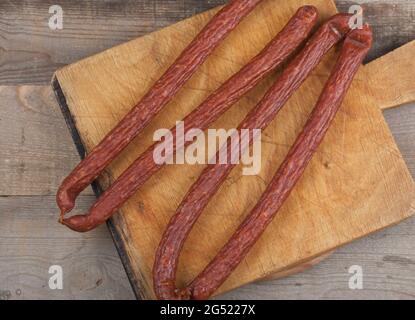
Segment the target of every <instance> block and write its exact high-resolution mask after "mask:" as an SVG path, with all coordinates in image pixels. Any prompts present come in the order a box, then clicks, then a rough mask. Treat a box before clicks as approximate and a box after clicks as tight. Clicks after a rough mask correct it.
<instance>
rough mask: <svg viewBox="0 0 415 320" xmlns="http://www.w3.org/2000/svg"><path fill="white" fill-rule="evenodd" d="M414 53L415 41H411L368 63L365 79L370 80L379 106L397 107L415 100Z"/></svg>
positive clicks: (371, 90) (373, 94)
mask: <svg viewBox="0 0 415 320" xmlns="http://www.w3.org/2000/svg"><path fill="white" fill-rule="evenodd" d="M414 54H415V41H411V42H409V43H407V44H405V45H403V46H402V47H400V48H398V49H395V50H394V51H392V52H390V53H388V54H386V55H384V56H383V57H381V58H379V59H376V60H375V61H373V62H372V63H370V64H369V65H367V67H366V70H365V71H366V72H367V75H364V74H362V75H363V77H364V78H363V79H365V80H366V81H368V83H369V86H370V92H371V97H372V98H373V100H374V103H376V105H377V106H378V107H379V108H381V109H387V108H391V107H397V106H400V105H403V104H405V103H409V102H412V101H414V100H415V86H414V79H413V74H414ZM370 75H376V76H370ZM396 78H398V79H399V81H396Z"/></svg>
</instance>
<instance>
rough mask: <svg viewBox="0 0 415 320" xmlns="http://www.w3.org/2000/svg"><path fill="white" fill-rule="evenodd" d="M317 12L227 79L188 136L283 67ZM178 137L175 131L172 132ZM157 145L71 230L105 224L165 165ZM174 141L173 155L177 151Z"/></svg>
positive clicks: (191, 119)
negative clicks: (156, 158) (157, 159)
mask: <svg viewBox="0 0 415 320" xmlns="http://www.w3.org/2000/svg"><path fill="white" fill-rule="evenodd" d="M317 16H318V13H317V10H316V8H314V7H312V6H304V7H301V8H300V9H299V10H298V11H297V13H296V14H295V15H294V16H293V17H292V18H291V19H290V21H289V22H288V24H287V25H286V26H285V27H284V29H283V30H282V31H281V32H280V33H279V34H278V35H277V36H276V37H275V38H274V39H273V40H272V41H271V42H270V43H269V44H268V45H267V46H266V47H265V48H264V49H263V51H262V52H261V53H260V54H258V55H257V56H256V57H255V58H253V59H252V60H251V62H249V63H248V64H247V65H246V66H245V67H243V68H242V69H241V70H240V71H239V72H237V73H236V74H235V75H234V76H232V77H231V78H230V79H229V80H227V81H226V82H225V83H224V84H223V85H222V86H221V87H220V88H218V89H217V90H216V91H215V92H214V93H213V94H212V95H210V96H209V97H208V98H207V99H206V100H205V101H204V102H203V103H202V104H201V105H200V106H199V107H197V108H196V109H195V110H194V111H193V112H191V113H190V114H189V115H188V116H187V117H185V119H184V120H183V122H184V125H185V133H186V132H188V131H189V130H190V129H192V128H198V129H201V130H204V129H206V128H207V127H208V126H209V124H211V123H212V122H213V121H215V120H216V119H218V118H219V116H220V115H221V114H223V113H224V112H225V111H226V110H227V109H229V108H230V107H231V106H232V105H233V104H234V103H235V102H236V101H238V100H239V99H240V98H241V97H242V96H243V95H244V94H246V93H247V92H248V91H249V90H251V89H252V88H254V87H255V86H256V85H257V84H258V83H259V82H260V81H261V80H262V79H263V78H264V77H265V76H266V75H267V74H269V73H270V72H271V71H272V70H274V69H275V68H276V67H277V66H278V65H280V64H281V63H282V62H283V61H284V60H285V59H286V58H287V57H288V56H289V55H290V53H292V52H293V51H294V50H295V49H296V48H297V47H298V46H299V45H300V44H301V43H302V42H303V40H304V39H306V38H307V36H308V34H309V33H310V31H311V30H312V28H313V26H314V24H315V22H316V20H317ZM172 133H173V136H175V129H172ZM156 147H157V144H154V145H153V146H151V147H150V148H148V149H147V150H146V151H145V152H144V153H143V154H142V155H141V156H140V157H139V158H138V159H137V160H136V161H135V162H134V163H133V164H132V165H131V166H130V167H129V168H128V169H127V170H126V171H125V172H124V173H123V174H122V175H121V176H120V177H119V178H118V179H117V180H116V181H115V182H114V183H113V184H112V185H111V186H110V187H109V188H108V189H107V190H106V191H105V192H104V193H103V195H102V196H101V197H100V198H99V199H98V200H97V202H96V203H95V204H94V206H93V207H92V208H91V209H90V210H89V212H88V213H87V214H85V215H76V216H73V217H69V218H67V219H64V220H62V223H63V224H65V225H66V226H68V227H69V228H71V229H73V230H75V231H80V232H85V231H89V230H91V229H93V228H95V227H97V226H98V225H100V224H102V223H103V222H105V221H106V220H107V219H108V218H109V217H111V215H112V214H113V213H114V212H115V211H116V210H117V209H119V208H120V207H121V206H122V205H123V204H124V202H125V201H127V200H128V199H129V198H130V197H131V196H132V195H133V194H134V193H135V192H136V191H137V190H138V189H139V188H140V187H141V186H142V185H143V184H144V182H145V181H147V180H148V179H149V178H150V177H151V176H152V175H153V174H154V173H155V172H156V171H157V170H159V169H160V168H161V167H162V165H160V164H156V163H155V161H154V159H153V151H154V149H155V148H156ZM177 148H178V147H177V146H176V142H175V141H174V146H173V150H172V151H173V152H174V151H175V150H176V149H177Z"/></svg>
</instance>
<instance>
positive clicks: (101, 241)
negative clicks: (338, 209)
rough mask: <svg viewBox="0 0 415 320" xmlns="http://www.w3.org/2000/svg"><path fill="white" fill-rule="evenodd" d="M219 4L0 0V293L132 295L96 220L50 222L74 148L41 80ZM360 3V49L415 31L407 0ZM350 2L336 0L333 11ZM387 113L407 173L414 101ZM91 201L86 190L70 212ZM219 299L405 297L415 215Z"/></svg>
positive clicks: (382, 48) (413, 257) (385, 46)
mask: <svg viewBox="0 0 415 320" xmlns="http://www.w3.org/2000/svg"><path fill="white" fill-rule="evenodd" d="M225 2H226V1H225V0H209V1H202V0H180V1H173V0H153V1H147V0H146V1H144V0H135V1H133V0H127V1H125V0H111V1H105V0H60V1H56V0H31V1H27V0H13V1H1V2H0V150H1V155H0V177H1V178H0V221H1V222H0V299H41V298H45V299H66V298H70V299H133V298H134V296H133V293H132V290H131V288H130V286H129V283H128V279H127V277H126V275H125V272H124V270H123V267H122V264H121V262H120V260H119V257H118V255H117V252H116V250H115V247H114V245H113V243H112V240H111V238H110V236H109V233H108V231H107V230H106V227H101V228H99V229H97V230H95V231H93V232H91V233H88V234H85V235H80V234H77V233H73V232H70V231H68V230H65V229H63V228H62V227H60V226H59V225H58V224H57V223H56V219H57V214H58V212H57V208H56V205H55V200H54V194H55V192H56V188H57V186H58V184H59V182H60V180H61V179H62V178H63V177H64V176H65V175H66V174H67V173H68V172H69V171H70V170H71V169H72V168H73V166H74V165H75V164H76V163H77V162H78V161H79V158H78V155H77V153H76V151H75V148H74V146H73V143H72V140H71V138H70V135H69V133H68V131H67V128H66V125H65V123H64V120H63V117H62V116H61V114H60V111H59V110H58V108H57V106H56V103H55V102H54V99H53V96H52V93H51V90H50V88H49V82H50V79H51V77H52V73H53V72H54V71H55V70H56V69H57V68H59V67H61V66H63V65H65V64H68V63H71V62H74V61H77V60H79V59H81V58H83V57H86V56H89V55H91V54H94V53H96V52H99V51H102V50H104V49H106V48H109V47H112V46H114V45H117V44H119V43H122V42H125V41H128V40H130V39H133V38H135V37H137V36H140V35H143V34H146V33H149V32H151V31H154V30H157V29H159V28H162V27H164V26H167V25H169V24H171V23H174V22H176V21H179V20H182V19H184V18H186V17H189V16H191V15H193V14H195V13H198V12H201V11H204V10H207V9H210V8H213V7H215V6H217V5H220V4H223V3H225ZM358 2H360V3H362V2H364V3H365V4H364V5H363V6H364V7H365V12H366V16H367V19H368V20H369V22H370V23H371V24H372V26H373V27H374V30H375V37H376V39H377V42H376V45H375V47H374V49H373V50H372V52H371V54H370V57H369V59H374V58H376V57H378V56H381V55H383V54H385V53H387V52H389V51H390V50H392V49H394V48H396V47H398V46H400V45H402V44H404V43H406V42H409V41H411V40H414V39H415V21H414V16H415V0H381V1H379V0H366V1H358ZM353 3H354V2H353V1H345V0H338V1H337V4H338V7H339V10H342V11H347V8H348V6H349V5H351V4H353ZM54 4H59V5H61V6H62V8H63V10H64V28H63V30H59V31H52V30H50V29H49V28H48V25H47V23H48V19H49V16H50V14H49V13H48V9H49V6H51V5H54ZM391 76H393V75H391ZM385 118H386V120H387V122H388V123H389V125H390V127H391V129H392V132H393V134H394V136H395V138H396V141H397V143H398V145H399V147H400V149H401V151H402V153H403V155H404V158H405V160H406V161H407V164H408V166H409V168H410V170H411V172H412V175H413V176H415V106H414V105H407V106H402V107H400V108H396V109H393V110H388V111H386V112H385ZM93 201H94V196H93V194H92V191H91V190H87V191H86V192H85V193H84V194H83V196H82V197H81V199H80V205H79V206H78V207H79V208H78V210H80V211H84V210H85V209H86V208H88V207H89V206H90V205H91V203H92V202H93ZM54 264H58V265H61V266H62V267H63V272H64V287H63V290H50V289H49V287H48V278H49V276H50V275H49V274H48V269H49V267H50V266H51V265H54ZM352 265H360V266H362V267H363V272H364V289H363V290H350V289H349V287H348V280H349V277H350V274H349V273H348V270H349V267H350V266H352ZM221 298H226V299H235V298H247V299H261V298H265V299H290V298H291V299H299V298H305V299H319V298H320V299H330V298H332V299H340V298H345V299H370V298H381V299H414V298H415V219H409V220H407V221H405V222H404V223H402V224H400V225H398V226H396V227H392V228H389V229H387V230H385V231H383V232H380V233H377V234H375V235H372V236H370V237H368V238H366V239H362V240H360V241H357V242H355V243H353V244H351V245H348V246H346V247H344V248H342V249H340V250H338V251H337V252H336V253H334V254H333V255H332V256H331V257H329V258H328V259H327V260H325V261H324V262H322V263H321V264H320V265H318V266H316V267H314V268H313V269H311V270H309V271H306V272H304V273H302V274H299V275H295V276H291V277H288V278H285V279H282V280H278V281H271V282H263V283H258V284H252V285H248V286H246V287H244V288H241V289H238V290H236V291H234V292H231V293H228V294H226V295H224V296H222V297H221Z"/></svg>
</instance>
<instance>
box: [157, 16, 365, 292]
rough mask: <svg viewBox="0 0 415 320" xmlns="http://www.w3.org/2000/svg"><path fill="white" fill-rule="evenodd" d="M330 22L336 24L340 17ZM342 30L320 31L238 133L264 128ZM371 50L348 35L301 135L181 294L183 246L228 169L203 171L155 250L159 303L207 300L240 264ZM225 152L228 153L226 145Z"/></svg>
mask: <svg viewBox="0 0 415 320" xmlns="http://www.w3.org/2000/svg"><path fill="white" fill-rule="evenodd" d="M333 19H334V21H336V20H337V19H341V16H340V18H339V16H335V18H333ZM347 25H348V24H347ZM333 27H334V28H333ZM346 29H347V28H346ZM346 29H343V28H342V29H339V28H338V27H337V26H335V25H334V24H333V20H332V21H329V22H328V23H327V24H326V25H325V26H323V28H322V29H320V31H319V32H317V34H316V35H315V36H314V37H313V39H312V40H311V41H310V42H309V44H308V45H307V47H306V48H305V49H304V51H303V52H302V53H300V55H299V56H298V57H297V58H296V59H295V60H294V61H293V62H292V63H291V64H290V65H289V67H288V68H287V69H286V70H285V71H284V73H283V74H282V75H281V77H279V78H278V79H277V82H276V84H275V85H274V86H273V87H272V88H271V89H270V91H269V92H268V93H267V94H266V95H265V97H264V99H263V100H262V101H261V102H260V103H259V105H258V106H257V107H256V108H255V109H254V110H253V111H252V112H251V113H250V114H249V115H248V116H247V118H246V119H245V120H244V122H243V123H242V124H241V126H240V129H241V128H252V129H254V128H265V127H266V126H267V125H268V124H269V122H270V121H271V120H272V118H274V116H275V115H276V113H277V112H278V110H279V109H280V108H281V107H282V105H283V104H284V103H285V102H286V100H287V99H288V97H289V96H290V95H291V94H292V93H293V91H294V90H295V89H296V88H297V87H298V86H299V85H300V84H301V82H302V81H304V79H305V77H306V76H307V75H308V73H309V72H310V71H311V70H312V69H313V68H314V66H315V65H316V64H317V63H318V61H319V60H320V58H321V56H322V54H324V52H326V51H327V50H328V49H329V48H330V47H331V46H332V45H333V44H334V43H335V42H337V41H338V40H340V38H341V37H342V35H344V31H346ZM322 30H326V31H322ZM371 44H372V32H371V29H370V27H369V26H367V25H365V26H364V27H363V28H362V29H356V30H353V31H351V32H350V33H348V35H347V36H346V39H345V41H344V44H343V46H342V49H341V52H340V56H339V58H338V60H337V63H336V65H335V67H334V69H333V71H332V73H331V75H330V77H329V79H328V81H327V83H326V85H325V87H324V90H323V92H322V94H321V95H320V97H319V100H318V102H317V104H316V106H315V108H314V110H313V112H312V113H311V115H310V117H309V119H308V121H307V123H306V125H305V127H304V129H303V131H302V133H301V134H300V135H299V136H298V138H297V140H296V142H295V143H294V145H293V147H292V148H291V149H290V151H289V153H288V155H287V157H286V158H285V160H284V162H283V163H282V165H281V166H280V168H279V169H278V171H277V173H276V175H275V176H274V177H273V179H272V181H271V183H270V184H269V185H268V187H267V189H266V191H265V192H264V194H263V195H262V197H261V199H260V200H259V201H258V203H257V204H256V206H255V207H254V209H253V210H252V211H251V213H250V214H249V215H248V217H247V218H246V219H245V220H244V222H243V223H242V224H241V225H240V226H239V228H238V230H237V231H236V232H235V233H234V235H233V236H232V237H231V238H230V240H229V241H228V242H227V244H226V245H225V246H224V247H223V248H222V249H221V250H220V251H219V253H218V254H217V255H216V257H215V258H214V259H213V260H212V261H211V262H210V264H209V265H208V266H207V267H206V268H205V269H204V270H203V272H202V273H201V274H199V275H198V276H197V277H196V278H195V280H194V281H193V282H192V283H191V284H189V285H188V286H187V287H186V288H184V289H177V288H176V285H175V276H176V271H177V264H178V259H179V255H180V251H181V249H182V246H183V244H184V241H185V240H186V237H187V236H188V234H189V232H190V230H191V229H192V226H193V225H194V223H195V222H196V220H197V218H198V217H199V216H200V214H201V212H202V210H203V209H204V208H205V206H206V205H207V203H208V201H209V199H210V198H211V197H212V196H213V195H214V194H215V192H216V191H217V189H218V187H219V186H220V184H221V183H222V182H223V181H224V179H225V178H226V176H227V175H228V173H229V172H230V170H231V169H232V167H233V165H227V164H225V165H223V164H216V165H211V166H208V167H207V168H206V169H205V170H204V171H203V173H202V175H201V176H200V178H199V180H198V181H197V182H196V183H195V184H194V185H193V186H192V188H191V189H190V191H189V193H188V194H187V196H186V197H185V199H184V200H183V202H182V204H181V205H180V206H179V208H178V210H177V212H176V214H175V215H174V216H173V218H172V219H171V221H170V223H169V225H168V227H167V229H166V231H165V233H164V235H163V237H162V240H161V243H160V246H159V248H158V250H157V253H156V259H155V264H154V268H153V282H154V290H155V293H156V295H157V297H158V298H159V299H207V298H209V297H210V296H211V295H212V293H213V292H215V291H216V290H217V289H218V288H219V287H220V285H221V284H222V283H223V282H224V281H225V280H226V279H227V278H228V276H229V275H230V274H231V273H232V271H233V270H234V269H235V268H236V267H237V266H238V264H239V263H240V262H241V261H242V259H244V258H245V256H246V255H247V253H248V252H249V250H250V249H251V248H252V246H253V245H254V244H255V243H256V241H257V240H258V239H259V237H260V236H261V235H262V233H263V232H264V230H265V228H266V227H267V226H268V224H269V223H270V222H271V221H272V219H273V217H274V216H275V215H276V213H277V212H278V210H279V209H280V208H281V206H282V204H283V203H284V201H285V200H286V198H287V197H288V196H289V194H290V192H291V191H292V189H293V188H294V186H295V184H296V183H297V181H298V180H299V179H300V177H301V176H302V174H303V172H304V170H305V169H306V167H307V165H308V163H309V162H310V160H311V158H312V156H313V154H314V153H315V151H316V149H317V148H318V146H319V145H320V143H321V141H322V140H323V138H324V136H325V134H326V132H327V130H328V128H329V127H330V124H331V123H332V120H333V119H334V117H335V115H336V113H337V111H338V109H339V107H340V106H341V104H342V101H343V99H344V97H345V95H346V92H347V90H348V88H349V86H350V84H351V82H352V80H353V78H354V75H355V74H356V72H357V70H358V68H359V66H360V65H361V63H362V61H363V59H364V58H365V56H366V55H367V53H368V51H369V49H370V47H371ZM320 46H321V47H320ZM226 147H227V150H228V152H229V151H230V146H229V142H228V144H227V146H226Z"/></svg>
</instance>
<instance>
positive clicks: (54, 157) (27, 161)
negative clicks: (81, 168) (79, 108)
mask: <svg viewBox="0 0 415 320" xmlns="http://www.w3.org/2000/svg"><path fill="white" fill-rule="evenodd" d="M0 101H1V108H0V149H1V159H0V176H1V177H2V178H1V179H0V195H48V194H55V191H56V188H57V187H58V185H59V183H60V182H61V180H62V179H63V178H64V177H65V175H66V174H68V173H69V172H70V171H71V170H72V169H73V168H74V166H75V165H76V164H77V163H78V162H79V156H78V154H77V152H76V151H75V147H74V144H73V141H72V138H71V136H70V134H69V132H68V129H67V127H66V124H65V121H64V119H63V116H62V113H61V111H60V109H59V107H58V106H57V103H56V100H55V98H54V96H53V93H52V90H51V89H50V87H49V86H43V87H36V86H35V87H33V86H21V87H13V86H12V87H0ZM86 194H92V190H90V189H88V190H87V191H86Z"/></svg>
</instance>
